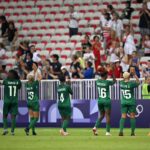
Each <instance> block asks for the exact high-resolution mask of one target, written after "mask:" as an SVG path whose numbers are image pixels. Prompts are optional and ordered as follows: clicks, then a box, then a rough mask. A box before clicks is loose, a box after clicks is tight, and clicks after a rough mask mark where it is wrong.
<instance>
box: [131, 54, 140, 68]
mask: <svg viewBox="0 0 150 150" xmlns="http://www.w3.org/2000/svg"><path fill="white" fill-rule="evenodd" d="M131 65H132V66H135V67H139V65H140V60H139V57H138V54H137V51H133V53H132V60H131Z"/></svg>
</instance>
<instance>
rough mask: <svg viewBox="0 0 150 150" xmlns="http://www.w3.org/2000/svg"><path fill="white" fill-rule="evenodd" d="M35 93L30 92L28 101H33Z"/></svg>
mask: <svg viewBox="0 0 150 150" xmlns="http://www.w3.org/2000/svg"><path fill="white" fill-rule="evenodd" d="M33 97H34V92H28V99H29V100H33Z"/></svg>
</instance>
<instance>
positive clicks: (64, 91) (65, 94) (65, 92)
mask: <svg viewBox="0 0 150 150" xmlns="http://www.w3.org/2000/svg"><path fill="white" fill-rule="evenodd" d="M59 80H60V84H59V86H58V88H57V92H58V110H59V113H60V115H61V117H62V126H61V127H62V128H61V130H60V134H61V135H63V136H67V135H68V132H67V127H68V124H69V120H70V117H71V113H72V112H71V102H70V94H71V95H72V94H73V93H72V89H71V87H70V85H69V84H67V83H66V80H65V76H64V75H60V76H59Z"/></svg>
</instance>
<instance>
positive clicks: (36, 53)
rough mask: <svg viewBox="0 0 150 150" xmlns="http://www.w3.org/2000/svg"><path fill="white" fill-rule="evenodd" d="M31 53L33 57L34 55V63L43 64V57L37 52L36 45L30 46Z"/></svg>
mask: <svg viewBox="0 0 150 150" xmlns="http://www.w3.org/2000/svg"><path fill="white" fill-rule="evenodd" d="M30 53H32V55H33V57H32V60H33V61H34V62H37V63H39V62H41V60H42V59H41V56H40V54H39V53H38V52H37V50H36V48H35V45H31V46H30Z"/></svg>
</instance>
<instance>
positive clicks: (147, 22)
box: [139, 3, 150, 36]
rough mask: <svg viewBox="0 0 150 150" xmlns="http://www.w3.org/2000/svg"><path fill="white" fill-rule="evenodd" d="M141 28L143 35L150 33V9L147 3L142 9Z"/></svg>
mask: <svg viewBox="0 0 150 150" xmlns="http://www.w3.org/2000/svg"><path fill="white" fill-rule="evenodd" d="M139 28H140V32H141V35H142V36H144V35H147V34H148V35H150V10H149V9H148V8H147V3H143V7H142V10H141V11H140V21H139Z"/></svg>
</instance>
